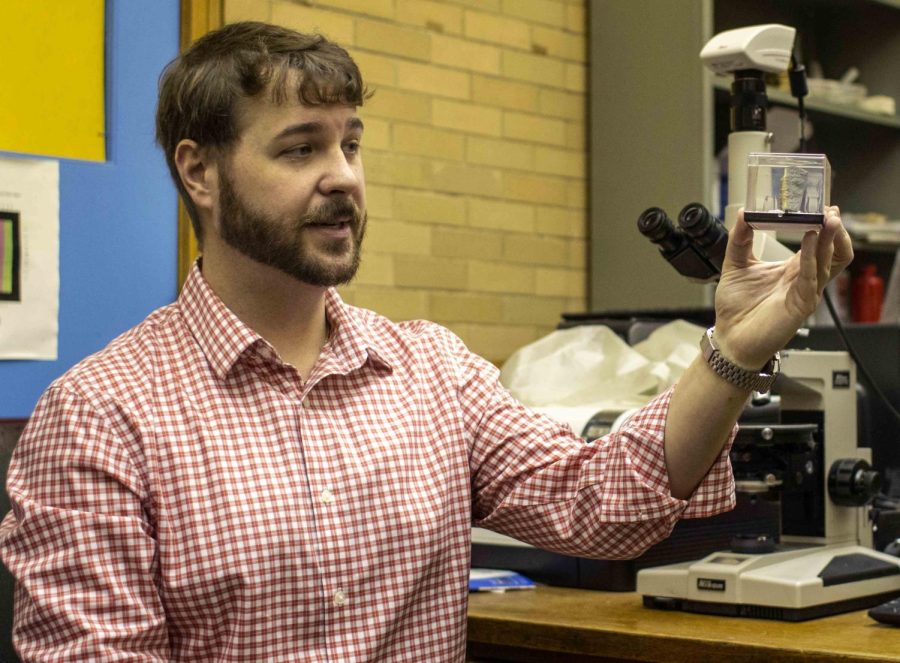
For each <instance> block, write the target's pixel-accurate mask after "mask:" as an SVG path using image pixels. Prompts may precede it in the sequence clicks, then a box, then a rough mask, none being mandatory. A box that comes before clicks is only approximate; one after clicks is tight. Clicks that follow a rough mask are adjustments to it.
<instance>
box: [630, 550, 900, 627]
mask: <svg viewBox="0 0 900 663" xmlns="http://www.w3.org/2000/svg"><path fill="white" fill-rule="evenodd" d="M637 591H638V593H640V594H642V595H643V597H644V605H645V606H646V607H648V608H659V609H668V610H685V611H687V612H698V613H705V614H715V615H726V616H735V617H759V618H764V619H782V620H786V621H803V620H805V619H813V618H816V617H823V616H825V615H833V614H837V613H841V612H848V611H851V610H862V609H864V608H868V607H872V606H874V605H878V604H880V603H883V602H885V601H886V600H888V599H889V598H892V597H894V596H897V595H898V594H900V559H898V558H897V557H893V556H891V555H887V554H884V553H880V552H877V551H874V550H871V549H869V548H865V547H863V546H858V545H831V546H803V547H787V546H783V547H781V548H780V549H778V550H776V551H775V552H770V553H763V554H758V555H753V554H746V553H734V552H728V551H723V552H718V553H713V554H711V555H708V556H707V557H704V558H703V559H701V560H698V561H693V562H682V563H680V564H671V565H667V566H658V567H654V568H649V569H642V570H641V571H639V572H638V575H637Z"/></svg>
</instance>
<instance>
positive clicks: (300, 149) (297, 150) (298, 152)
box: [282, 145, 312, 157]
mask: <svg viewBox="0 0 900 663" xmlns="http://www.w3.org/2000/svg"><path fill="white" fill-rule="evenodd" d="M282 154H284V155H286V156H289V157H306V156H309V155H310V154H312V147H311V146H309V145H297V146H296V147H291V148H289V149H287V150H285V151H284V152H282Z"/></svg>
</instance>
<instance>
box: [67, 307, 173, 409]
mask: <svg viewBox="0 0 900 663" xmlns="http://www.w3.org/2000/svg"><path fill="white" fill-rule="evenodd" d="M186 333H189V332H187V330H186V328H185V325H184V324H183V321H182V319H181V315H180V313H179V311H178V307H177V305H176V304H169V305H167V306H163V307H161V308H159V309H156V310H155V311H153V312H152V313H151V314H150V315H148V316H147V317H146V318H144V320H143V321H141V322H140V323H138V324H137V325H135V326H134V327H132V328H131V329H128V330H127V331H125V332H123V333H122V334H120V335H119V336H117V337H116V338H114V339H113V340H111V341H110V342H109V343H108V344H107V345H106V346H105V347H104V348H102V349H101V350H98V351H97V352H95V353H93V354H91V355H89V356H87V357H85V358H84V359H82V360H81V361H79V362H78V363H77V364H75V365H74V366H72V368H70V369H69V370H68V371H66V372H65V373H64V374H63V375H61V376H60V377H59V378H57V379H56V380H54V381H53V383H52V384H51V385H50V389H57V390H65V391H70V392H74V393H77V394H79V395H80V396H82V397H86V398H88V399H89V400H93V398H95V397H98V396H102V395H104V394H106V395H115V394H126V393H130V394H134V393H135V392H140V391H142V390H144V389H146V388H147V387H149V386H150V385H151V384H152V381H153V380H154V378H155V376H157V375H159V373H160V371H161V370H165V368H166V364H171V363H172V362H173V356H174V355H175V354H177V348H178V346H179V340H180V339H181V338H183V336H184V334H186Z"/></svg>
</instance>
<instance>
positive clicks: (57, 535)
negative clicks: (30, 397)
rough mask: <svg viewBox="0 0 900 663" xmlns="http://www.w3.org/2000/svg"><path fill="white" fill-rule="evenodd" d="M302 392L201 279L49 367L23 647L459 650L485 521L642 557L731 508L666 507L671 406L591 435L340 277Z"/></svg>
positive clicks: (16, 527) (45, 653) (12, 485)
mask: <svg viewBox="0 0 900 663" xmlns="http://www.w3.org/2000/svg"><path fill="white" fill-rule="evenodd" d="M326 314H327V317H328V320H329V323H330V326H331V337H330V340H329V341H328V343H327V344H326V345H325V347H324V348H323V349H322V353H321V356H320V357H319V360H318V363H317V364H316V365H315V367H314V369H313V370H312V373H311V375H310V376H309V378H308V379H307V380H306V381H305V382H304V381H303V380H302V379H301V378H300V376H299V374H298V373H297V372H296V371H295V370H294V369H293V368H292V367H291V366H289V365H286V364H285V363H283V362H282V361H281V360H280V359H279V357H278V356H277V354H276V352H275V351H274V349H273V348H272V346H271V345H270V344H268V343H267V342H266V341H265V340H263V339H262V338H260V337H259V336H258V335H257V334H256V333H255V332H253V331H252V330H251V329H250V328H248V327H247V326H246V325H244V324H243V323H242V322H241V321H240V320H239V319H238V318H237V317H236V316H235V315H234V314H233V313H232V312H231V311H230V310H229V309H228V308H226V307H225V305H224V304H223V303H222V302H221V301H220V300H219V299H218V297H216V295H215V294H214V293H213V292H212V291H211V289H210V287H209V285H208V284H207V283H206V281H205V280H204V279H203V277H202V275H201V274H200V271H199V269H198V267H197V266H195V267H194V270H193V272H192V274H191V275H190V278H189V280H188V282H187V284H186V285H185V288H184V290H183V292H182V294H181V296H180V297H179V299H178V301H177V302H176V303H174V304H172V305H170V306H167V307H164V308H162V309H159V310H158V311H156V312H154V313H153V314H151V315H150V316H149V317H148V318H147V320H145V321H144V322H143V323H142V324H140V325H139V326H138V327H136V328H134V329H133V330H131V331H129V332H128V333H126V334H124V335H123V336H121V337H120V338H118V339H116V340H115V341H113V342H112V343H111V344H110V345H109V347H107V348H106V349H105V350H103V351H102V352H100V353H98V354H96V355H94V356H92V357H90V358H88V359H86V360H85V361H83V362H82V363H81V364H79V365H78V366H76V367H75V368H73V369H72V370H71V371H69V372H68V373H67V374H66V375H65V376H63V377H62V378H60V379H59V380H57V381H56V382H55V383H54V384H53V385H52V386H51V387H50V388H49V389H48V390H47V392H46V393H45V394H44V396H43V397H42V398H41V400H40V402H39V404H38V406H37V408H36V410H35V412H34V415H33V417H32V419H31V421H30V423H29V426H28V428H27V430H26V431H25V433H24V434H23V436H22V439H21V440H20V442H19V444H18V446H17V448H16V451H15V455H14V459H13V462H12V467H11V470H10V474H9V480H8V489H9V493H10V497H11V501H12V504H13V510H12V511H11V512H10V514H9V515H8V516H7V518H6V519H5V520H4V521H3V524H2V528H0V544H2V545H0V548H2V556H3V561H4V562H5V563H6V564H7V566H8V567H9V568H10V569H11V571H12V572H13V574H14V575H15V577H16V580H17V587H18V588H17V592H16V615H15V629H14V630H15V639H16V643H17V647H18V649H19V651H20V653H21V655H22V657H23V658H24V659H25V660H27V661H32V660H49V659H52V660H54V661H62V660H66V661H114V660H115V661H124V660H140V661H151V660H152V661H254V662H258V661H299V660H303V661H372V660H384V661H400V660H414V661H462V660H464V656H465V630H466V600H467V596H468V593H467V591H468V590H467V580H468V572H469V554H470V532H471V527H472V525H473V523H474V524H477V525H479V526H482V527H487V528H490V529H494V530H497V531H500V532H503V533H506V534H509V535H512V536H515V537H517V538H519V539H523V540H526V541H529V542H532V543H534V544H536V545H539V546H542V547H545V548H549V549H552V550H556V551H562V552H566V553H575V554H581V555H590V556H598V557H606V558H621V557H627V556H634V555H637V554H639V553H640V551H642V550H643V549H645V548H646V547H648V546H650V545H651V544H653V543H654V542H656V541H658V540H659V539H661V538H663V537H665V536H666V535H667V534H668V533H669V531H670V530H671V528H672V527H673V525H674V523H675V522H676V520H677V519H678V518H680V517H699V516H708V515H712V514H714V513H718V512H720V511H723V510H727V509H728V508H730V507H731V506H732V504H733V481H732V478H731V470H730V466H729V463H728V454H727V447H726V450H725V451H723V453H722V454H721V456H720V459H719V461H718V462H717V464H716V465H715V466H714V467H713V469H712V470H711V472H710V474H709V475H708V476H707V478H706V479H705V480H704V482H703V483H702V484H701V486H700V487H699V489H698V490H697V491H696V493H695V495H694V496H693V497H692V499H691V500H690V501H681V500H677V499H674V498H672V497H671V496H670V495H669V490H668V479H667V477H666V471H665V463H664V458H663V445H662V438H663V427H664V422H665V415H666V408H667V404H668V394H665V395H663V396H661V397H659V398H658V399H657V400H656V401H654V402H653V403H651V404H650V405H649V406H647V407H646V408H645V409H644V410H642V411H641V412H639V413H638V414H637V415H636V416H634V417H633V418H632V419H631V421H630V422H629V423H628V424H627V426H626V428H625V429H623V430H622V431H621V432H619V433H618V434H614V435H612V436H610V437H609V438H606V439H604V440H602V441H598V442H597V443H594V444H585V443H584V442H582V441H581V440H580V439H579V438H577V437H576V436H574V435H573V434H572V432H571V431H570V430H569V429H568V428H567V427H564V426H561V425H559V424H557V423H554V422H552V421H550V420H549V419H547V418H545V417H543V416H540V415H537V414H535V413H533V412H531V411H529V410H528V409H526V408H525V407H523V406H522V405H520V404H519V403H517V402H516V401H515V400H514V399H513V398H511V397H510V395H509V394H508V393H507V391H506V390H505V389H503V388H502V387H501V386H500V385H499V383H498V381H497V378H498V371H497V370H496V368H495V367H493V366H492V365H491V364H490V363H488V362H486V361H484V360H483V359H481V358H479V357H477V356H475V355H473V354H472V353H470V352H469V351H468V350H467V349H466V348H465V346H464V345H463V343H462V342H461V341H460V340H459V339H458V338H457V337H455V336H454V335H453V334H452V333H450V332H449V331H447V330H446V329H444V328H442V327H440V326H438V325H435V324H432V323H428V322H421V321H420V322H405V323H399V324H397V323H393V322H391V321H389V320H387V319H385V318H383V317H381V316H378V315H376V314H375V313H372V312H371V311H366V310H363V309H358V308H354V307H351V306H348V305H346V304H344V303H343V302H342V301H341V300H340V298H339V297H338V295H337V293H336V292H335V291H333V290H332V291H329V292H328V294H327V301H326Z"/></svg>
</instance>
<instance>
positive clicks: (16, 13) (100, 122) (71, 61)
mask: <svg viewBox="0 0 900 663" xmlns="http://www.w3.org/2000/svg"><path fill="white" fill-rule="evenodd" d="M103 19H104V0H41V1H39V2H38V1H35V0H3V1H2V2H0V25H2V26H4V30H3V42H4V43H3V54H2V56H0V81H3V90H4V94H3V97H4V101H3V103H2V104H0V150H7V151H10V152H23V153H28V154H42V155H47V156H54V157H66V158H72V159H86V160H90V161H103V160H105V158H106V137H105V124H104V103H103V98H104V97H103V44H104V25H103Z"/></svg>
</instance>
